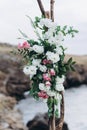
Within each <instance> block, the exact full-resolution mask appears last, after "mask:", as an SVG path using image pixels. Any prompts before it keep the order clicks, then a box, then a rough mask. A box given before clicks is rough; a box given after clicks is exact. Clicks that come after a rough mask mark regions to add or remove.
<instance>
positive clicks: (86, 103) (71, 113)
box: [16, 85, 87, 130]
mask: <svg viewBox="0 0 87 130" xmlns="http://www.w3.org/2000/svg"><path fill="white" fill-rule="evenodd" d="M16 108H18V109H19V110H20V111H21V112H22V113H23V121H24V123H25V124H26V123H27V122H28V121H29V120H31V119H32V118H33V117H34V116H35V115H36V114H37V113H45V112H47V106H46V104H45V103H44V102H42V101H35V100H34V99H33V98H32V97H29V96H27V97H26V99H23V100H21V101H20V102H19V103H18V104H17V105H16ZM65 122H66V123H67V124H68V126H69V129H70V130H87V86H86V85H82V86H80V87H78V88H72V89H68V90H66V91H65Z"/></svg>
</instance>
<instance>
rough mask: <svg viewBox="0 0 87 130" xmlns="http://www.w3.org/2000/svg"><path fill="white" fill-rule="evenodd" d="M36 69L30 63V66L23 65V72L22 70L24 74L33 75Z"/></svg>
mask: <svg viewBox="0 0 87 130" xmlns="http://www.w3.org/2000/svg"><path fill="white" fill-rule="evenodd" d="M36 71H37V68H36V67H35V66H33V65H31V66H25V67H24V68H23V72H24V73H25V74H26V75H31V76H33V75H35V74H36Z"/></svg>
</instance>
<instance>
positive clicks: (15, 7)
mask: <svg viewBox="0 0 87 130" xmlns="http://www.w3.org/2000/svg"><path fill="white" fill-rule="evenodd" d="M42 1H43V4H44V7H45V10H49V5H50V4H49V3H50V0H42ZM86 12H87V0H55V22H57V23H58V24H59V25H61V26H63V25H68V26H73V27H74V28H75V29H77V30H79V33H78V34H76V36H75V38H73V39H72V38H70V37H67V38H66V40H65V41H64V42H65V45H66V47H67V48H68V49H67V51H66V52H67V53H69V54H78V55H79V54H87V15H86ZM26 15H29V16H30V17H31V18H32V19H34V17H35V16H41V13H40V10H39V7H38V4H37V0H0V42H6V43H10V44H14V45H17V44H18V43H19V42H21V41H19V40H18V39H17V38H18V37H20V36H21V35H20V33H19V31H18V29H21V30H22V31H23V32H25V33H26V34H27V35H28V36H29V37H30V38H34V37H35V34H34V33H33V29H32V27H31V24H30V22H29V20H28V18H27V17H26Z"/></svg>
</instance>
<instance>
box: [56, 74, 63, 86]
mask: <svg viewBox="0 0 87 130" xmlns="http://www.w3.org/2000/svg"><path fill="white" fill-rule="evenodd" d="M64 80H65V76H64V75H63V76H62V78H60V77H58V76H57V78H56V83H57V84H62V83H63V82H64Z"/></svg>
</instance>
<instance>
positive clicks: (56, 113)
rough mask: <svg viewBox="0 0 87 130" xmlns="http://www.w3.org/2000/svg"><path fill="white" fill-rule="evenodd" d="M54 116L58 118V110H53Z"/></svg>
mask: <svg viewBox="0 0 87 130" xmlns="http://www.w3.org/2000/svg"><path fill="white" fill-rule="evenodd" d="M55 116H56V117H57V118H58V116H59V112H58V109H56V110H55Z"/></svg>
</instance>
